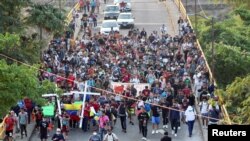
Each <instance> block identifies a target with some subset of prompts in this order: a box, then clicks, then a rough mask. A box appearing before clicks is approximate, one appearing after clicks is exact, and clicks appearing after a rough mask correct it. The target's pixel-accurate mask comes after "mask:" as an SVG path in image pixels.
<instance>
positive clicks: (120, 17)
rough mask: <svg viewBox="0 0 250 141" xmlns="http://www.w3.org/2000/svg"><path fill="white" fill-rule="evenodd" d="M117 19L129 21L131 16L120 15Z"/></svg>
mask: <svg viewBox="0 0 250 141" xmlns="http://www.w3.org/2000/svg"><path fill="white" fill-rule="evenodd" d="M118 19H131V15H130V14H121V15H119V18H118Z"/></svg>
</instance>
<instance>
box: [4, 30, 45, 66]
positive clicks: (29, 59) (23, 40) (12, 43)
mask: <svg viewBox="0 0 250 141" xmlns="http://www.w3.org/2000/svg"><path fill="white" fill-rule="evenodd" d="M41 44H42V43H41V42H40V40H38V39H37V37H36V34H33V35H30V36H29V35H26V36H20V35H17V34H9V33H6V34H4V35H3V34H0V53H1V54H4V55H6V56H8V57H11V58H14V59H16V60H18V61H21V62H25V63H29V64H35V63H38V62H40V57H39V54H40V46H41ZM7 62H9V63H11V62H12V61H10V60H8V61H7Z"/></svg>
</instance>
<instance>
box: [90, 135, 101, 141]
mask: <svg viewBox="0 0 250 141" xmlns="http://www.w3.org/2000/svg"><path fill="white" fill-rule="evenodd" d="M90 141H101V137H100V136H98V135H93V136H91V137H90Z"/></svg>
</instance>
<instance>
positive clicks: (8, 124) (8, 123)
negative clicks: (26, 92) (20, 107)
mask: <svg viewBox="0 0 250 141" xmlns="http://www.w3.org/2000/svg"><path fill="white" fill-rule="evenodd" d="M4 123H5V135H6V139H7V141H12V136H13V130H14V126H15V119H14V118H13V117H12V116H11V113H9V114H8V116H7V117H6V118H5V120H4Z"/></svg>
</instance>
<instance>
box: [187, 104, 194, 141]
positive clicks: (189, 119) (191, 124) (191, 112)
mask: <svg viewBox="0 0 250 141" xmlns="http://www.w3.org/2000/svg"><path fill="white" fill-rule="evenodd" d="M195 115H196V113H195V110H194V108H193V107H192V106H191V105H189V106H188V108H187V110H186V111H185V117H186V122H187V125H188V132H189V137H192V131H193V127H194V121H195Z"/></svg>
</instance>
